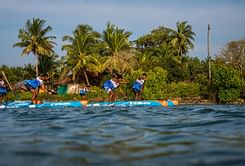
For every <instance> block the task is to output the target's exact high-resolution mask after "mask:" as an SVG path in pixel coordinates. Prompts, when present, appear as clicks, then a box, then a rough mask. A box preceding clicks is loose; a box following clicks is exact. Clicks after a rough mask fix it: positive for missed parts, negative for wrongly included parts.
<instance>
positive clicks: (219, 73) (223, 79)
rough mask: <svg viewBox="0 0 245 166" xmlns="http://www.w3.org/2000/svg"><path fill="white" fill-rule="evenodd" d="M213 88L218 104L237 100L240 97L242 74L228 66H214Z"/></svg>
mask: <svg viewBox="0 0 245 166" xmlns="http://www.w3.org/2000/svg"><path fill="white" fill-rule="evenodd" d="M212 73H213V74H212V85H211V88H212V90H213V92H214V93H215V94H216V101H217V102H218V103H224V102H225V103H226V102H230V101H234V100H236V99H237V98H238V97H239V95H240V84H241V79H240V73H239V71H237V70H235V69H233V68H231V67H227V66H213V69H212Z"/></svg>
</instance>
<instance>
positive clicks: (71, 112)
mask: <svg viewBox="0 0 245 166" xmlns="http://www.w3.org/2000/svg"><path fill="white" fill-rule="evenodd" d="M0 157H1V158H0V165H1V166H15V165H16V166H27V165H31V166H49V165H51V166H53V165H59V166H68V165H74V166H76V165H113V166H114V165H116V166H117V165H119V166H121V165H130V166H131V165H136V166H139V165H140V166H145V165H159V166H160V165H161V166H162V165H188V166H189V165H197V166H199V165H203V166H205V165H215V166H216V165H222V166H223V165H227V166H230V165H241V166H242V165H245V105H181V106H177V107H172V108H164V107H121V108H120V107H102V108H79V109H77V108H65V109H5V110H0Z"/></svg>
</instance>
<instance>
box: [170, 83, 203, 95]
mask: <svg viewBox="0 0 245 166" xmlns="http://www.w3.org/2000/svg"><path fill="white" fill-rule="evenodd" d="M198 96H200V85H199V84H198V83H187V82H179V83H171V84H169V85H168V86H167V91H166V97H167V98H173V97H174V98H177V97H181V98H193V97H198Z"/></svg>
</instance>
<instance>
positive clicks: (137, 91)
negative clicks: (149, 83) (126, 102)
mask: <svg viewBox="0 0 245 166" xmlns="http://www.w3.org/2000/svg"><path fill="white" fill-rule="evenodd" d="M132 89H133V91H134V93H141V90H139V89H135V88H132Z"/></svg>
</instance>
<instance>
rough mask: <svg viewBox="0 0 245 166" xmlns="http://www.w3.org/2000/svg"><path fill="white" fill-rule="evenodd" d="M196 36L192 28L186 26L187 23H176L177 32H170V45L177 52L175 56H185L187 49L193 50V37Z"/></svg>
mask: <svg viewBox="0 0 245 166" xmlns="http://www.w3.org/2000/svg"><path fill="white" fill-rule="evenodd" d="M195 35H196V34H195V33H194V32H193V31H192V26H191V25H189V24H187V21H183V22H179V21H178V22H177V31H172V34H171V36H172V41H171V43H172V44H173V46H174V47H175V48H176V50H177V55H178V56H182V55H186V54H187V53H188V52H189V49H193V48H194V45H193V43H192V41H194V36H195Z"/></svg>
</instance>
